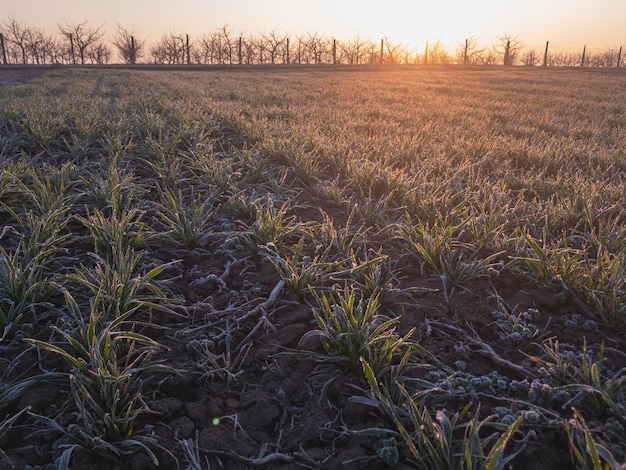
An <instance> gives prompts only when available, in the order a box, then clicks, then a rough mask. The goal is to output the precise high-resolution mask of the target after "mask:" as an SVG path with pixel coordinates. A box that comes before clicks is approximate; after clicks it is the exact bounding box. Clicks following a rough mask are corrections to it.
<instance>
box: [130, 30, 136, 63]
mask: <svg viewBox="0 0 626 470" xmlns="http://www.w3.org/2000/svg"><path fill="white" fill-rule="evenodd" d="M135 62H136V56H135V37H134V36H131V37H130V63H131V64H132V65H135Z"/></svg>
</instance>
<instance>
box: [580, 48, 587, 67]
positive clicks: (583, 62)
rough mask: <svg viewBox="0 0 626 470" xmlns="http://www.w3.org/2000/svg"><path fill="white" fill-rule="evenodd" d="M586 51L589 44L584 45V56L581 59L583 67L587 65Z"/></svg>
mask: <svg viewBox="0 0 626 470" xmlns="http://www.w3.org/2000/svg"><path fill="white" fill-rule="evenodd" d="M585 52H587V44H585V46H584V47H583V58H582V59H581V61H580V66H581V67H584V66H585Z"/></svg>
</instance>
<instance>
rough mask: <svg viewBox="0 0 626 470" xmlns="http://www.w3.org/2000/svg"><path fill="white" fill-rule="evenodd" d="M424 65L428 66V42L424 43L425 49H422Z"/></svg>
mask: <svg viewBox="0 0 626 470" xmlns="http://www.w3.org/2000/svg"><path fill="white" fill-rule="evenodd" d="M424 65H428V41H426V47H425V48H424Z"/></svg>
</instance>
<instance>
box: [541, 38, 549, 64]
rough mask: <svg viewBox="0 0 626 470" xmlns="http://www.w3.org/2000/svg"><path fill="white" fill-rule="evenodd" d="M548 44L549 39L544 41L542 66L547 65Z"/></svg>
mask: <svg viewBox="0 0 626 470" xmlns="http://www.w3.org/2000/svg"><path fill="white" fill-rule="evenodd" d="M549 44H550V41H546V52H544V53H543V66H544V67H547V66H548V45H549Z"/></svg>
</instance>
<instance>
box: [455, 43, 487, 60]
mask: <svg viewBox="0 0 626 470" xmlns="http://www.w3.org/2000/svg"><path fill="white" fill-rule="evenodd" d="M484 50H485V49H484V48H483V49H479V48H478V38H475V37H474V36H471V37H469V38H468V39H466V40H465V42H462V43H460V44H459V46H458V47H457V49H456V60H457V63H459V64H463V65H473V64H477V63H479V57H480V55H481V54H482V53H483V52H484Z"/></svg>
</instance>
